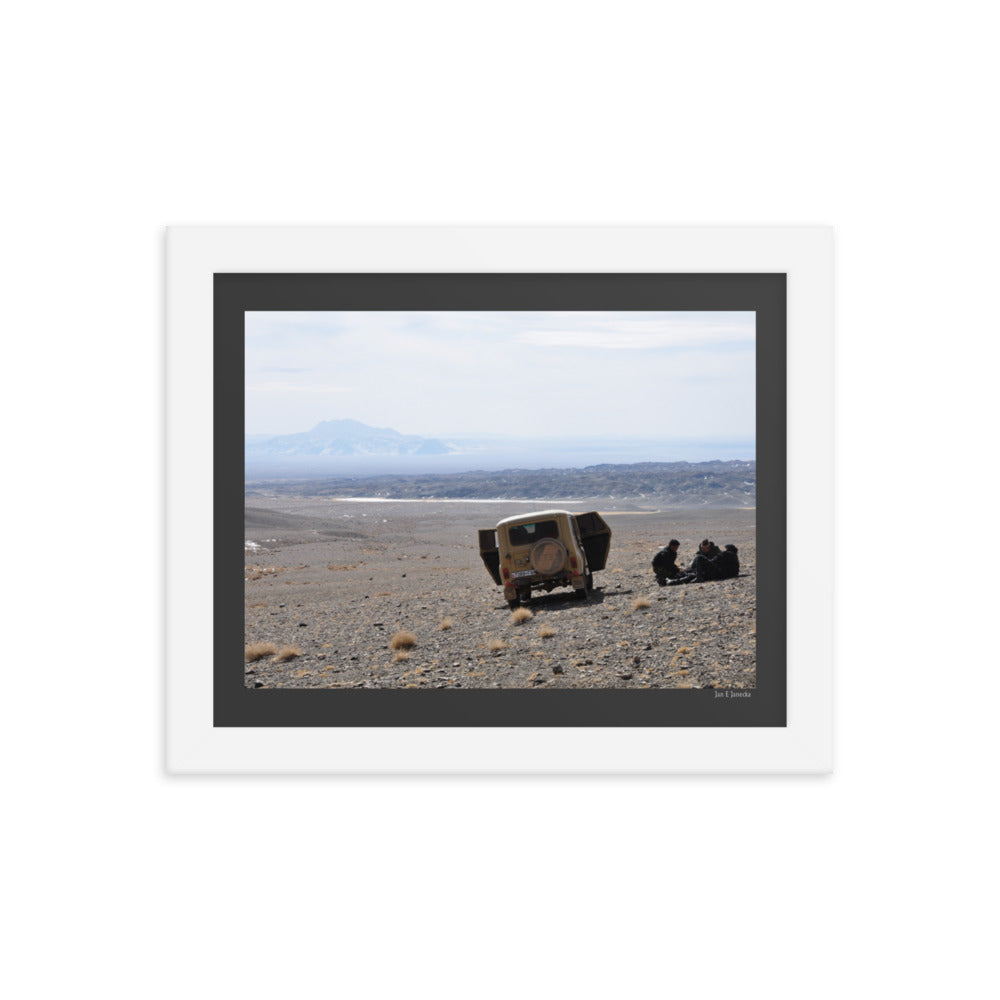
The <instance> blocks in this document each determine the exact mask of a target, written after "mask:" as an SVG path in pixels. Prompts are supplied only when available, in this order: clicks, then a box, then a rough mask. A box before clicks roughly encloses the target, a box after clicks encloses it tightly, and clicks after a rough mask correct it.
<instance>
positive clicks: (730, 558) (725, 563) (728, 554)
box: [715, 545, 740, 580]
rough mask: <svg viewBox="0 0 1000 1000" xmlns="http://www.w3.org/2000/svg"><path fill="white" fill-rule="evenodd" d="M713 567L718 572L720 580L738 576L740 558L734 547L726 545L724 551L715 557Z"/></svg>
mask: <svg viewBox="0 0 1000 1000" xmlns="http://www.w3.org/2000/svg"><path fill="white" fill-rule="evenodd" d="M715 565H716V568H717V569H718V571H719V579H720V580H731V579H732V578H733V577H734V576H739V575H740V557H739V550H738V549H737V548H736V546H735V545H727V546H726V548H725V551H724V552H721V553H719V555H718V556H716V559H715Z"/></svg>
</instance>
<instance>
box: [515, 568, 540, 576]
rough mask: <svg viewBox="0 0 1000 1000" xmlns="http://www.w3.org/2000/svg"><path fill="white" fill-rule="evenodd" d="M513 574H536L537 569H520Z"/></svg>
mask: <svg viewBox="0 0 1000 1000" xmlns="http://www.w3.org/2000/svg"><path fill="white" fill-rule="evenodd" d="M510 575H511V576H534V575H535V571H534V570H533V569H519V570H518V571H517V572H516V573H511V574H510Z"/></svg>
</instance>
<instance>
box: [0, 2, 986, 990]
mask: <svg viewBox="0 0 1000 1000" xmlns="http://www.w3.org/2000/svg"><path fill="white" fill-rule="evenodd" d="M991 10H992V8H991V7H990V6H988V5H986V4H978V3H968V2H966V3H953V4H950V5H948V6H947V7H940V6H937V5H935V6H934V7H930V6H922V5H913V4H897V3H871V2H869V3H865V4H851V3H848V4H844V3H842V4H839V5H837V6H836V7H823V8H819V7H816V6H815V5H807V4H780V3H757V4H732V3H717V4H713V5H711V7H710V8H707V7H697V6H696V5H693V4H685V5H678V6H674V5H668V4H662V3H655V4H653V3H650V4H641V3H627V2H625V3H619V4H617V5H615V6H614V7H611V6H609V5H605V4H585V3H576V4H572V5H570V4H545V3H537V2H536V3H532V4H527V3H517V2H514V3H508V4H505V5H502V6H497V5H482V6H479V5H471V4H464V3H454V4H445V3H423V4H408V5H392V4H386V3H383V4H370V5H368V6H367V7H365V8H364V11H363V12H360V13H359V11H358V9H357V7H356V5H353V4H350V5H347V4H344V5H340V4H331V3H325V4H304V3H286V4H283V5H281V6H280V7H278V6H274V5H268V6H267V7H264V6H253V5H248V4H238V5H237V4H221V3H206V2H201V3H198V4H191V3H180V2H175V3H172V4H170V5H161V4H147V5H142V6H140V5H132V4H124V3H119V4H116V3H93V4H89V5H69V4H59V3H55V4H49V5H46V6H44V7H43V6H34V7H30V8H29V7H27V6H26V5H22V6H21V7H18V8H16V9H15V10H14V12H13V14H11V13H7V14H5V18H4V33H5V45H4V56H3V59H2V60H0V76H2V83H3V93H4V95H5V97H4V105H5V110H4V113H3V132H2V135H3V138H4V140H5V142H4V146H5V152H4V154H3V157H2V160H0V169H2V170H3V171H4V174H5V179H4V180H3V183H2V186H0V198H2V202H3V204H2V229H0V239H2V253H3V261H2V263H3V270H2V274H3V287H4V291H3V300H2V301H3V305H4V311H3V319H4V327H5V338H4V345H5V358H4V360H5V365H4V372H5V375H6V379H5V390H6V391H5V392H4V393H3V403H2V405H3V418H4V420H3V427H4V432H5V433H4V441H5V457H6V470H5V471H6V475H5V477H4V482H5V485H6V490H5V493H6V501H7V502H6V503H5V505H4V506H5V510H6V512H7V521H6V532H5V539H4V541H5V545H4V555H5V560H4V563H5V569H6V575H7V581H8V588H7V601H6V607H5V612H6V613H5V616H4V618H5V626H6V628H5V632H6V637H7V639H8V640H9V641H8V643H7V655H6V664H5V666H6V670H5V674H4V676H5V679H6V685H5V690H4V698H3V720H4V721H3V726H2V739H3V749H4V763H5V773H6V778H5V782H4V804H5V806H6V807H7V808H6V813H7V819H6V820H5V823H4V826H3V837H4V840H5V845H4V860H5V863H6V864H5V868H6V872H5V875H4V887H3V894H2V903H0V905H2V907H3V913H4V917H5V932H4V943H5V945H6V951H7V953H8V957H7V959H6V960H5V963H4V967H3V970H2V972H0V976H2V977H3V978H4V979H5V980H10V981H11V984H5V985H12V988H13V992H12V993H11V995H15V996H18V997H36V996H37V997H56V996H59V997H62V996H75V995H78V994H80V993H83V992H87V993H94V994H100V995H103V996H108V997H132V996H155V997H160V996H163V997H168V996H169V997H173V996H178V995H182V994H183V995H187V996H196V997H202V996H206V997H208V996H213V997H214V996H231V995H232V996H242V997H258V996H259V997H265V996H266V997H271V996H295V997H299V996H333V995H336V996H344V997H383V996H385V997H396V996H411V995H427V996H435V997H438V996H448V997H452V996H454V997H467V996H476V997H479V996H488V997H511V996H525V995H526V996H552V995H556V996H595V997H607V996H628V997H634V996H652V995H656V996H661V995H663V994H665V993H668V992H669V993H672V994H674V995H678V996H731V995H733V994H734V993H742V992H748V993H754V994H756V993H758V992H760V993H764V994H766V995H769V996H772V997H798V996H802V995H809V996H821V997H827V996H829V997H840V996H843V995H846V994H849V993H850V994H854V995H861V996H879V995H894V996H901V995H906V996H940V995H942V994H946V993H947V994H950V995H954V996H977V995H986V994H987V993H988V992H991V990H992V989H995V974H994V969H993V963H992V960H991V959H990V956H989V951H988V945H990V944H992V943H993V941H994V939H995V933H993V932H994V931H995V923H994V921H995V895H996V889H997V884H996V883H997V878H996V877H997V867H996V861H995V842H996V833H997V830H996V824H995V820H994V819H993V817H992V812H991V811H988V810H987V805H989V804H991V801H992V799H993V798H994V797H995V788H996V775H995V772H994V770H993V767H992V764H993V759H992V758H993V757H995V749H994V746H995V741H994V739H993V736H992V720H993V713H994V707H993V701H994V700H995V698H996V696H997V683H996V677H995V675H996V669H997V659H998V658H997V654H996V649H995V642H994V639H993V637H992V635H991V630H990V628H989V626H990V624H991V623H992V621H993V618H994V609H995V605H996V597H997V588H996V583H995V576H987V570H988V568H989V566H990V565H991V564H992V563H993V561H994V559H995V556H994V555H993V554H992V545H993V542H994V537H993V535H992V532H991V531H990V528H991V527H992V520H991V521H990V522H989V523H987V519H986V513H985V512H986V511H987V510H988V509H990V508H991V507H992V505H993V503H994V500H995V492H994V489H993V485H992V478H993V477H992V476H991V472H992V470H993V467H994V465H995V462H994V455H995V445H994V442H993V436H992V433H991V432H992V431H993V429H994V428H995V424H996V416H995V412H996V408H995V395H994V392H995V391H994V387H993V383H994V381H995V379H994V377H993V371H992V368H991V361H992V356H993V351H992V342H993V340H994V338H995V337H996V334H997V309H996V267H997V244H996V233H997V225H998V222H1000V219H998V199H997V194H996V177H997V175H998V174H1000V164H998V162H997V154H996V152H995V117H996V116H995V106H994V97H995V93H996V90H997V83H998V81H997V71H996V64H995V52H994V42H993V40H994V39H995V37H996V31H995V29H996V25H995V24H994V23H992V22H993V20H994V15H993V14H992V13H991ZM699 11H701V13H699ZM236 222H254V223H269V222H273V223H296V222H324V223H342V222H353V223H372V222H374V223H378V222H383V223H384V222H391V223H406V222H414V223H431V222H437V223H459V222H479V223H490V222H499V223H503V222H518V223H526V222H546V223H562V222H595V223H597V222H610V223H641V222H656V223H801V222H809V223H813V222H815V223H826V224H832V225H833V226H835V227H836V239H837V335H838V360H837V378H838V392H837V399H838V442H837V457H838V469H837V472H838V480H837V505H838V520H837V531H838V545H837V548H838V567H837V569H838V579H837V590H836V592H837V607H836V611H837V651H836V652H837V657H836V662H837V686H836V692H837V693H836V711H837V715H836V729H835V732H836V773H835V774H834V775H833V776H832V777H829V778H808V779H806V778H795V779H792V778H750V779H748V778H659V779H650V778H645V779H638V778H636V779H631V780H623V779H601V780H596V779H583V778H574V779H535V780H526V779H504V778H492V779H461V780H458V779H441V778H438V779H412V778H411V779H406V780H402V779H389V778H383V779H342V778H341V779H336V778H305V777H303V778H271V779H264V778H239V779H237V778H229V779H220V778H203V779H194V778H184V779H177V778H168V777H166V776H165V775H164V773H163V742H162V734H163V720H162V702H163V679H162V644H163V634H164V633H163V618H162V594H163V583H162V572H163V558H162V545H163V538H162V521H163V502H162V495H163V472H162V427H163V422H162V400H163V384H162V370H163V365H162V358H163V246H164V243H163V227H164V226H165V225H168V224H180V223H236ZM192 572H198V567H192ZM828 572H830V567H826V566H816V565H812V564H811V563H810V560H809V553H808V552H803V553H801V561H800V563H799V567H798V571H797V574H796V579H795V581H794V583H793V585H794V586H801V587H808V586H809V581H810V579H811V578H814V577H815V576H816V575H819V574H824V573H828ZM991 751H992V753H991ZM7 992H11V989H10V988H8V990H7Z"/></svg>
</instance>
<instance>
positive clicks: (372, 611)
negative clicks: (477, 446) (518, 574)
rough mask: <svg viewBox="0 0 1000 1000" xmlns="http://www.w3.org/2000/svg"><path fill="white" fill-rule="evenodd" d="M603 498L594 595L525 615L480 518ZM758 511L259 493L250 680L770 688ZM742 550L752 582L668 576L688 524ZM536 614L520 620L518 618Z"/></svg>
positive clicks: (251, 523)
mask: <svg viewBox="0 0 1000 1000" xmlns="http://www.w3.org/2000/svg"><path fill="white" fill-rule="evenodd" d="M551 508H562V509H567V510H571V511H575V512H582V511H586V510H599V511H600V512H601V514H602V516H603V517H604V518H605V519H606V520H607V522H608V523H609V524H610V525H611V528H612V532H613V537H612V542H611V552H610V555H609V557H608V565H607V568H606V569H605V570H604V571H603V572H600V573H597V574H596V575H595V587H594V592H593V594H592V596H591V597H590V599H589V600H588V601H576V600H573V598H572V594H571V592H570V591H569V590H553V591H552V592H551V593H549V594H544V593H543V594H541V595H540V596H537V597H533V598H532V600H531V603H530V605H529V607H528V609H527V610H528V611H530V615H523V614H522V615H519V614H517V613H516V612H515V613H512V612H511V610H510V609H509V608H508V606H507V604H506V602H505V601H504V598H503V593H502V590H501V589H500V588H499V587H497V586H496V585H495V584H494V583H493V581H492V579H491V578H490V576H489V574H488V573H487V571H486V569H485V568H484V566H483V564H482V561H481V560H480V557H479V550H478V545H477V535H476V531H477V529H478V528H488V527H492V526H494V525H495V524H496V523H497V521H498V520H500V519H501V518H504V517H508V516H510V515H512V514H515V513H528V512H530V511H532V510H544V509H551ZM755 516H756V512H755V510H753V509H737V508H733V509H701V510H697V509H694V510H692V509H663V510H618V509H616V505H615V502H614V500H613V498H609V499H607V500H606V501H603V502H596V503H595V502H593V501H588V502H582V503H571V502H566V501H557V500H539V501H483V502H478V501H453V502H447V501H440V500H417V501H399V500H389V501H377V500H370V499H367V500H366V499H354V500H343V499H335V498H328V497H311V498H310V497H301V496H287V495H282V494H280V493H275V494H274V495H267V494H266V493H261V492H259V491H258V492H257V493H255V494H254V495H252V496H248V497H247V500H246V511H245V521H246V559H245V572H244V579H245V595H246V619H245V635H246V649H245V663H244V670H245V677H246V684H247V686H249V687H258V688H259V687H295V688H334V687H364V688H407V687H416V688H450V687H454V688H537V687H545V688H709V687H714V688H753V687H754V686H755V679H756V557H757V552H756V531H755ZM671 537H675V538H677V539H679V540H680V542H681V550H680V559H679V562H682V563H684V564H686V563H688V562H689V561H690V560H691V558H692V557H693V555H694V553H695V549H696V547H697V544H698V542H699V541H700V540H701V539H702V538H704V537H708V538H711V539H713V540H714V541H715V542H716V543H718V544H719V545H720V546H721V545H724V544H726V543H727V542H732V543H733V544H735V545H736V546H737V547H738V548H739V553H740V563H741V572H740V576H739V577H738V578H737V579H733V580H724V581H717V582H712V583H704V584H690V585H687V586H680V587H662V588H661V587H658V586H657V584H656V580H655V578H654V576H653V573H652V569H651V567H650V561H651V559H652V557H653V554H654V553H655V552H656V550H657V549H658V548H659V547H660V546H661V545H664V544H666V542H667V541H668V540H669V539H670V538H671ZM518 618H520V619H521V620H518Z"/></svg>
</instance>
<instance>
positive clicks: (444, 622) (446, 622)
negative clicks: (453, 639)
mask: <svg viewBox="0 0 1000 1000" xmlns="http://www.w3.org/2000/svg"><path fill="white" fill-rule="evenodd" d="M454 627H455V622H454V619H452V618H442V619H441V624H440V625H438V628H439V629H440V630H441V631H442V632H447V631H448V629H450V628H454Z"/></svg>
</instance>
